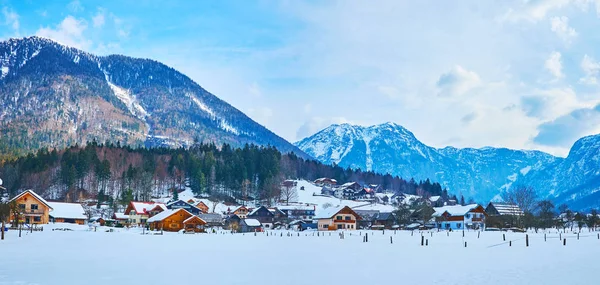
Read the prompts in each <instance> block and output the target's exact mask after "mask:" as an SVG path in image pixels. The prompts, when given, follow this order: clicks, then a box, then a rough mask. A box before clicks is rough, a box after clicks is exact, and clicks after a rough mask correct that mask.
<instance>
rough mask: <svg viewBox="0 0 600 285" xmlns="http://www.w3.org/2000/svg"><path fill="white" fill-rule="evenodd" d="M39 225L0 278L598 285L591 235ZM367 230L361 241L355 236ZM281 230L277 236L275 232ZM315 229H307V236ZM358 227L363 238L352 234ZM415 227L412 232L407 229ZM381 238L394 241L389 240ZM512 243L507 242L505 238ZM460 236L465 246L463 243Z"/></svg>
mask: <svg viewBox="0 0 600 285" xmlns="http://www.w3.org/2000/svg"><path fill="white" fill-rule="evenodd" d="M53 227H54V228H57V227H65V225H61V224H54V225H47V226H46V229H45V231H43V232H34V233H23V236H22V237H21V238H19V237H18V233H17V232H16V231H11V232H8V233H7V237H6V240H4V241H0V284H2V285H5V284H57V285H58V284H61V285H63V284H174V282H179V283H180V284H192V283H195V284H198V283H202V284H342V283H345V284H361V285H364V284H487V285H490V284H491V285H493V284H599V283H600V276H599V275H598V274H597V272H596V270H597V269H598V258H599V256H600V240H598V239H597V233H587V232H586V233H582V234H581V236H580V239H579V240H577V238H576V235H574V234H563V237H565V236H566V237H567V245H566V246H563V245H562V242H560V241H559V239H558V234H557V233H556V231H554V232H553V233H551V234H549V235H548V240H547V241H546V242H544V235H543V234H542V233H539V234H534V233H530V234H529V238H530V246H529V247H528V248H526V247H525V234H522V233H506V237H507V239H506V242H503V241H502V234H503V233H502V232H483V233H481V237H480V238H477V232H466V233H465V237H464V238H463V237H462V232H452V233H449V236H448V235H447V233H446V232H439V233H438V232H435V233H433V236H431V235H432V234H431V233H425V234H424V235H425V237H426V238H427V239H428V242H429V246H427V247H424V246H423V247H422V246H421V245H420V240H421V233H419V232H414V233H411V232H407V231H402V232H401V231H398V232H397V233H394V232H393V231H386V232H385V234H383V233H382V232H377V231H375V232H372V231H368V232H365V231H362V232H359V231H356V232H346V234H345V239H343V240H341V239H340V238H339V233H337V232H332V233H331V235H330V233H329V232H328V233H325V235H324V236H323V233H322V232H321V233H319V236H316V232H308V233H306V232H304V233H300V236H298V233H297V232H293V233H292V235H293V236H287V234H288V232H280V231H274V232H269V236H267V235H266V234H264V233H260V234H258V235H257V236H254V234H244V235H242V234H235V235H231V234H197V235H183V234H177V233H165V235H163V236H159V235H141V234H140V231H139V230H138V229H130V230H125V229H120V231H119V232H112V233H111V232H105V231H104V230H105V228H102V229H98V231H97V232H93V231H89V230H88V227H86V226H73V225H69V226H68V227H71V228H73V229H75V230H74V231H52V230H51V228H53ZM365 233H368V234H369V242H368V243H364V242H362V239H363V235H364V234H365ZM282 234H283V237H282V236H281V235H282ZM313 234H315V236H313ZM360 234H362V235H360ZM413 234H414V235H413ZM390 237H392V238H393V244H390ZM509 240H511V241H512V246H511V247H509V244H508V241H509ZM464 241H467V246H468V247H466V248H465V247H464V243H463V242H464Z"/></svg>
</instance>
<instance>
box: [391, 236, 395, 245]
mask: <svg viewBox="0 0 600 285" xmlns="http://www.w3.org/2000/svg"><path fill="white" fill-rule="evenodd" d="M393 243H394V241H393V240H392V236H390V244H393Z"/></svg>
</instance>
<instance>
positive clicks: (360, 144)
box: [295, 122, 600, 208]
mask: <svg viewBox="0 0 600 285" xmlns="http://www.w3.org/2000/svg"><path fill="white" fill-rule="evenodd" d="M295 145H296V146H298V147H299V148H300V149H302V150H304V151H305V152H307V153H308V154H310V155H312V156H313V157H315V158H316V159H318V160H320V161H321V162H323V163H329V164H331V163H336V164H338V165H340V166H342V167H351V168H361V169H363V170H372V171H375V172H380V173H390V174H392V175H398V176H401V177H414V178H415V179H427V178H430V179H432V180H433V181H438V182H440V183H441V184H442V185H443V186H445V187H448V189H449V190H450V191H452V192H454V193H462V194H463V195H465V196H471V197H474V198H476V199H478V200H480V201H489V200H493V199H499V198H500V196H501V194H502V192H504V191H506V190H508V189H510V188H511V187H513V186H515V185H521V184H527V185H531V186H534V187H535V188H536V189H538V192H539V195H540V197H541V198H551V199H553V200H555V201H556V202H560V203H562V202H569V203H572V204H575V205H579V206H580V207H584V208H585V207H591V206H594V205H600V200H598V199H591V198H590V199H588V198H587V197H584V196H586V195H587V196H589V195H592V194H594V195H596V194H595V193H597V192H598V191H600V183H596V184H594V183H591V182H590V181H595V179H596V178H595V177H596V175H600V172H599V173H591V170H589V169H587V168H586V169H583V170H581V171H579V172H581V174H578V173H579V172H577V173H575V172H569V169H571V170H572V171H578V170H577V169H574V170H573V167H572V165H573V164H577V163H579V164H582V163H583V162H581V161H582V160H585V159H586V158H587V160H590V161H588V162H587V164H586V165H588V168H593V166H594V163H595V162H597V161H600V154H598V149H599V148H600V136H599V135H596V136H588V137H585V138H582V139H580V140H578V141H577V142H576V143H575V144H574V146H573V148H572V149H571V151H570V153H569V156H567V157H566V158H562V157H556V156H553V155H551V154H548V153H545V152H543V151H539V150H515V149H510V148H504V147H501V148H495V147H482V148H455V147H451V146H447V147H443V148H434V147H430V146H428V145H425V144H424V143H422V142H421V141H419V140H418V139H417V138H416V137H415V136H414V134H413V133H412V132H411V131H409V130H408V129H406V128H404V127H402V126H401V125H398V124H396V123H390V122H388V123H383V124H379V125H373V126H356V125H350V124H342V125H331V126H329V127H327V128H325V129H323V130H321V131H320V132H317V133H316V134H314V135H312V136H309V137H307V138H305V139H303V140H300V141H298V142H296V143H295ZM578 146H581V147H579V149H580V150H579V151H578ZM582 153H583V154H582ZM575 154H578V155H575ZM583 164H585V163H583ZM597 165H600V163H598V164H596V166H597ZM557 167H562V168H561V170H554V169H556V168H557ZM568 175H574V177H579V179H578V180H573V179H568V177H569V176H568ZM530 177H534V178H535V177H539V179H532V178H530ZM598 180H600V178H598ZM557 181H558V182H557ZM561 181H562V182H561ZM566 181H568V182H566ZM569 183H574V184H572V185H569ZM577 183H588V184H584V185H588V186H586V187H584V188H585V189H583V190H585V191H584V192H585V193H588V194H589V195H588V194H586V195H581V197H580V196H577V195H575V196H577V197H580V198H577V199H575V198H573V199H569V198H572V197H571V196H573V195H574V194H573V191H575V190H570V189H575V188H577V187H579V185H580V184H577ZM589 183H591V184H589ZM549 185H553V186H552V187H550V186H549ZM573 185H575V186H573ZM581 187H583V186H581ZM562 188H565V189H562ZM576 192H577V193H580V192H581V191H576ZM567 193H570V195H571V196H568V195H567ZM566 196H568V197H566ZM598 196H600V195H598ZM587 200H590V202H585V201H587ZM582 201H584V202H582ZM579 206H578V207H579Z"/></svg>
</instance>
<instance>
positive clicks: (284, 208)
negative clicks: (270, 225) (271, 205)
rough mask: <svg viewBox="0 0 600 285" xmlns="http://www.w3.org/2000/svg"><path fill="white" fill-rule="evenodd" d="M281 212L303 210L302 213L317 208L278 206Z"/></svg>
mask: <svg viewBox="0 0 600 285" xmlns="http://www.w3.org/2000/svg"><path fill="white" fill-rule="evenodd" d="M277 209H279V210H301V211H312V210H314V209H315V206H309V205H285V206H277Z"/></svg>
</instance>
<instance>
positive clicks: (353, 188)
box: [340, 182, 363, 192]
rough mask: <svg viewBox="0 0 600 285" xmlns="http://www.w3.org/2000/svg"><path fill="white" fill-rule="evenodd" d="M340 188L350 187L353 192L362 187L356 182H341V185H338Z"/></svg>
mask: <svg viewBox="0 0 600 285" xmlns="http://www.w3.org/2000/svg"><path fill="white" fill-rule="evenodd" d="M340 188H343V189H351V190H354V192H358V191H360V190H361V189H363V187H362V186H361V185H360V183H358V182H348V183H344V184H342V186H340Z"/></svg>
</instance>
